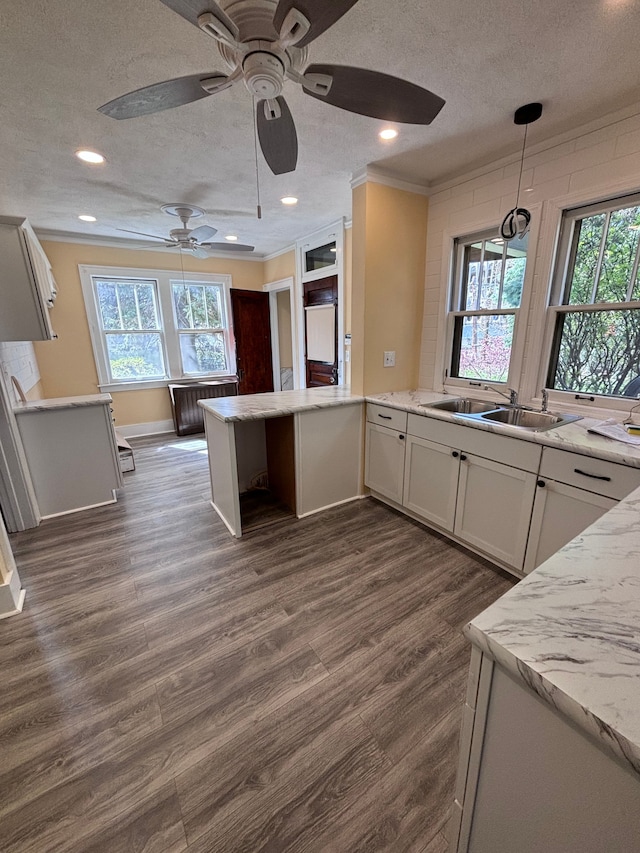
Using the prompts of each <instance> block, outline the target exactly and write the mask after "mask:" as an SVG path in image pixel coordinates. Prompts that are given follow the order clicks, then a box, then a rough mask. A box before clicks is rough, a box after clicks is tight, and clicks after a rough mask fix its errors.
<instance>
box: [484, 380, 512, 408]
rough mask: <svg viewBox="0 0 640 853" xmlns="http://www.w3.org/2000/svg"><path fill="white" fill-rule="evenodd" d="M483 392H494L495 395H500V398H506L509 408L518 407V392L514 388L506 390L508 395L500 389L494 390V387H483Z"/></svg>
mask: <svg viewBox="0 0 640 853" xmlns="http://www.w3.org/2000/svg"><path fill="white" fill-rule="evenodd" d="M484 390H485V391H495V392H496V394H500V396H501V397H506V399H507V400H508V401H509V405H510V406H514V407H516V406H517V405H518V392H517V391H516V390H515V388H507V391H508V392H509V393H508V394H505V393H504V391H502V390H501V389H500V388H496V387H495V386H494V385H485V386H484Z"/></svg>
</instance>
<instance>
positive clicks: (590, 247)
mask: <svg viewBox="0 0 640 853" xmlns="http://www.w3.org/2000/svg"><path fill="white" fill-rule="evenodd" d="M605 219H606V216H605V214H604V213H598V214H597V215H596V216H587V217H585V219H582V220H581V221H580V222H577V223H576V229H578V238H577V239H578V248H577V250H576V260H575V264H574V268H573V276H572V278H571V289H570V292H569V305H580V304H584V303H585V302H586V303H588V302H591V294H592V292H593V285H594V282H595V277H596V269H597V267H598V258H599V256H600V244H601V242H602V230H603V228H604V221H605Z"/></svg>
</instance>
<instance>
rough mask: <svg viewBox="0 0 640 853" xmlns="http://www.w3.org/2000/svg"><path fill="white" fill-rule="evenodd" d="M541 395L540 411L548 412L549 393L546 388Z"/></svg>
mask: <svg viewBox="0 0 640 853" xmlns="http://www.w3.org/2000/svg"><path fill="white" fill-rule="evenodd" d="M540 393H541V394H542V408H541V409H540V411H541V412H546V411H548V409H549V392H548V391H547V389H546V388H543V389H542V391H541V392H540Z"/></svg>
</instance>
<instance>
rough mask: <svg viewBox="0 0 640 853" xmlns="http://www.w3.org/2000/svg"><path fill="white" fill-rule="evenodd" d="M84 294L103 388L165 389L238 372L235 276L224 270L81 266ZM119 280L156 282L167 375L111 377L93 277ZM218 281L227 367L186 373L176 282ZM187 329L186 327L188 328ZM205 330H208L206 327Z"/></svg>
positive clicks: (99, 384) (114, 389)
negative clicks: (233, 304) (233, 308)
mask: <svg viewBox="0 0 640 853" xmlns="http://www.w3.org/2000/svg"><path fill="white" fill-rule="evenodd" d="M78 271H79V273H80V281H81V284H82V293H83V296H84V304H85V309H86V312H87V321H88V325H89V333H90V337H91V345H92V348H93V354H94V358H95V363H96V370H97V373H98V387H99V388H100V390H101V391H127V390H142V389H144V388H163V387H166V386H167V385H168V384H169V383H170V382H175V381H187V380H191V381H195V380H198V379H217V378H220V377H222V376H232V375H234V374H235V372H236V358H235V338H234V334H233V318H232V314H231V296H230V291H231V286H232V278H231V276H230V275H228V274H226V273H225V274H223V273H215V274H212V273H194V272H185V274H184V277H183V275H182V273H181V272H180V271H179V270H166V269H162V270H160V269H146V268H145V269H143V268H132V267H106V266H89V265H85V264H80V265H79V266H78ZM99 278H106V279H109V278H110V279H118V280H124V281H127V280H133V281H155V282H156V288H157V291H156V292H157V298H158V313H159V319H160V322H161V336H162V341H163V355H164V359H165V371H166V375H165V376H164V377H162V378H159V379H131V380H124V379H116V380H113V379H111V373H110V368H109V360H108V354H107V348H106V337H105V334H104V333H103V330H102V323H101V321H100V312H99V306H98V302H97V289H96V287H95V286H94V284H93V281H94V279H99ZM183 282H184V283H186V284H190V283H192V284H217V285H219V286H220V287H221V289H222V299H221V304H222V310H223V319H224V320H225V322H226V326H225V328H224V329H223V332H224V343H225V355H226V359H227V370H225V371H218V372H213V373H211V372H208V373H198V374H196V373H185V371H184V370H183V367H182V358H181V353H180V341H179V330H178V324H177V320H176V314H175V306H174V302H173V284H182V283H183ZM185 331H187V330H185ZM203 331H209V330H208V329H207V330H203Z"/></svg>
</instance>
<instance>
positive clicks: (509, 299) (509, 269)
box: [498, 234, 529, 308]
mask: <svg viewBox="0 0 640 853" xmlns="http://www.w3.org/2000/svg"><path fill="white" fill-rule="evenodd" d="M528 247H529V235H528V234H525V235H524V237H522V238H517V237H516V238H515V239H514V240H510V241H509V243H508V244H507V251H506V261H505V265H504V281H503V284H502V301H501V302H500V305H499V306H498V307H499V308H519V307H520V302H521V301H522V287H523V285H524V274H525V271H526V268H527V249H528Z"/></svg>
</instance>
